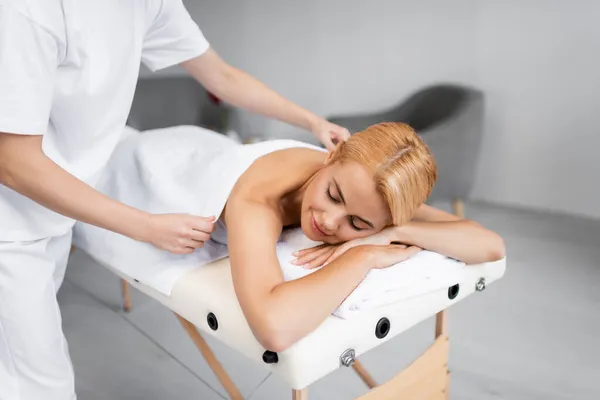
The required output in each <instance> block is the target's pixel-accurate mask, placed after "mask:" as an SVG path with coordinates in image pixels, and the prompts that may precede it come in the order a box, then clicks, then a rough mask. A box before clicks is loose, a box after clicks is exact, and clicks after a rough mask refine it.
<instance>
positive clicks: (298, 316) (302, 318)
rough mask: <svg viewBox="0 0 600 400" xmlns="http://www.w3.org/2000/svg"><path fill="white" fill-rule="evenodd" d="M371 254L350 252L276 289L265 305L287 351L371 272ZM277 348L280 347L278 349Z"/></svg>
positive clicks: (352, 250) (319, 322) (354, 250)
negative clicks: (287, 348) (369, 255)
mask: <svg viewBox="0 0 600 400" xmlns="http://www.w3.org/2000/svg"><path fill="white" fill-rule="evenodd" d="M369 269H370V265H369V262H368V255H367V254H364V252H362V251H361V249H357V248H355V249H350V250H349V251H348V252H346V253H344V254H343V255H342V256H340V257H339V258H337V259H336V260H334V261H332V262H331V263H330V264H328V265H327V266H325V267H323V268H321V269H319V270H318V271H315V272H313V273H311V274H309V275H307V276H305V277H303V278H300V279H296V280H291V281H287V282H284V283H281V284H279V285H278V286H276V287H275V288H274V289H273V291H272V292H271V294H270V296H269V300H268V301H267V302H266V304H267V309H268V312H269V315H270V317H271V318H272V319H273V321H277V322H276V323H277V326H275V327H272V329H276V330H277V333H276V334H275V335H274V336H275V337H277V338H279V340H280V341H281V342H282V343H280V344H279V346H281V347H282V348H286V347H288V346H289V345H291V344H292V343H295V342H296V341H298V340H300V339H301V338H302V337H304V336H306V335H307V334H308V333H310V332H312V331H313V330H314V329H316V328H317V327H318V326H319V325H320V324H321V323H322V322H323V321H324V320H325V319H326V318H327V317H328V316H330V315H331V313H332V312H333V311H334V310H335V309H336V308H337V307H338V306H339V305H340V303H342V301H343V300H344V299H345V298H346V297H347V296H348V295H349V294H350V293H351V292H352V291H353V290H354V289H355V288H356V287H357V286H358V284H359V283H360V282H361V281H362V280H363V279H364V277H365V276H366V275H367V273H368V272H369ZM279 346H278V347H279Z"/></svg>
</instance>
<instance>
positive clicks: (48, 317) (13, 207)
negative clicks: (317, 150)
mask: <svg viewBox="0 0 600 400" xmlns="http://www.w3.org/2000/svg"><path fill="white" fill-rule="evenodd" d="M140 62H143V63H144V64H145V65H146V66H148V67H149V68H150V69H151V70H158V69H162V68H165V67H169V66H172V65H176V64H179V65H181V66H182V67H183V68H184V69H185V70H187V71H188V72H189V73H190V74H191V75H192V76H193V77H194V78H196V80H197V81H198V82H200V83H201V84H202V85H203V86H204V87H205V88H206V89H207V90H209V91H211V92H213V93H214V94H216V95H217V96H218V97H220V98H222V99H223V100H224V101H226V102H228V103H230V104H232V105H234V106H238V107H241V108H244V109H246V110H249V111H252V112H256V113H260V114H263V115H265V116H267V117H270V118H274V119H277V120H281V121H285V122H287V123H290V124H293V125H295V126H299V127H302V128H304V129H307V130H309V131H311V132H312V133H313V134H315V135H316V137H317V138H318V139H319V140H320V141H321V142H323V143H324V144H325V145H326V147H327V148H329V149H331V148H333V141H337V140H345V139H346V138H347V137H348V136H349V134H348V131H347V130H346V129H344V128H341V127H339V126H336V125H334V124H331V123H329V122H327V121H325V120H324V119H322V118H319V117H317V116H315V115H314V114H312V113H310V112H309V111H307V110H305V109H303V108H301V107H299V106H297V105H295V104H293V103H292V102H290V101H288V100H286V99H284V98H282V97H281V96H279V95H278V94H276V93H274V92H273V91H272V90H270V89H269V88H268V87H266V86H265V85H264V84H262V83H260V82H258V81H257V80H256V79H254V78H252V77H251V76H249V75H247V74H245V73H244V72H242V71H240V70H238V69H235V68H233V67H232V66H230V65H228V64H226V63H225V62H224V61H223V60H222V59H221V58H220V57H219V56H218V55H217V53H216V52H215V51H214V50H213V49H211V48H210V46H209V44H208V42H207V41H206V39H205V38H204V36H203V34H202V32H201V31H200V29H199V28H198V26H197V25H196V24H195V23H194V21H192V19H191V18H190V16H189V14H188V12H187V11H186V9H185V8H184V6H183V4H182V2H181V0H135V1H121V0H102V1H97V0H80V1H69V2H67V1H60V0H29V1H21V0H0V400H42V399H43V400H71V399H75V389H74V373H73V368H72V365H71V361H70V358H69V352H68V348H67V343H66V341H65V338H64V335H63V333H62V329H61V316H60V311H59V307H58V304H57V301H56V292H57V290H58V289H59V287H60V285H61V283H62V280H63V276H64V273H65V268H66V263H67V257H68V254H69V248H70V244H71V229H72V226H73V224H74V222H75V221H76V220H79V221H84V222H87V223H89V224H93V225H96V226H99V227H101V228H104V229H108V230H111V231H114V232H117V233H119V234H122V235H126V236H128V237H131V238H134V239H136V240H140V241H145V242H148V243H151V244H152V245H154V246H156V247H158V248H160V249H163V250H166V251H170V252H175V253H178V252H182V251H184V250H185V249H186V248H190V247H192V248H197V247H199V246H202V244H203V241H205V240H207V239H208V238H209V234H210V232H211V231H212V229H213V220H212V218H210V217H211V216H191V215H148V214H147V213H145V212H142V211H139V210H136V209H133V208H131V207H128V206H126V205H124V204H120V203H118V202H116V201H114V200H111V199H110V198H107V197H104V196H103V195H101V194H100V193H98V192H97V191H95V190H94V189H93V186H94V184H95V182H96V180H97V178H98V176H99V172H100V171H101V169H102V168H103V167H104V166H105V164H106V162H107V160H108V159H109V157H110V155H111V153H112V151H113V149H114V147H115V145H116V144H117V142H118V140H119V137H120V135H121V133H122V131H123V128H124V125H125V122H126V119H127V116H128V114H129V111H130V105H131V102H132V98H133V94H134V90H135V85H136V82H137V79H138V72H139V66H140Z"/></svg>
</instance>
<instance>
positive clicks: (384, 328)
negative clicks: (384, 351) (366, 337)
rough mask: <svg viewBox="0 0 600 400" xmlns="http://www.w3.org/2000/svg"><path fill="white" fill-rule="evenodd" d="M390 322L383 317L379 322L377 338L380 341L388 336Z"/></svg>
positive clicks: (376, 330) (376, 328)
mask: <svg viewBox="0 0 600 400" xmlns="http://www.w3.org/2000/svg"><path fill="white" fill-rule="evenodd" d="M390 325H391V324H390V320H389V319H387V318H385V317H383V318H381V319H380V320H379V321H378V322H377V326H375V336H377V338H378V339H383V338H384V337H386V336H387V334H388V333H389V331H390Z"/></svg>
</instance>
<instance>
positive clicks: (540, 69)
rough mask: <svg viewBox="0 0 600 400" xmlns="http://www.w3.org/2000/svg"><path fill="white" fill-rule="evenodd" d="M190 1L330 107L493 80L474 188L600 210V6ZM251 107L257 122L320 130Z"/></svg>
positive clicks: (372, 104) (248, 60)
mask: <svg viewBox="0 0 600 400" xmlns="http://www.w3.org/2000/svg"><path fill="white" fill-rule="evenodd" d="M185 3H186V6H187V7H188V10H189V11H190V13H191V14H192V16H193V17H194V19H195V20H196V21H197V22H198V23H199V24H200V26H201V28H202V29H203V31H204V33H205V35H206V36H207V38H208V39H209V41H210V42H211V43H212V45H213V47H214V48H215V49H216V50H217V51H218V52H219V53H220V54H221V55H222V56H223V57H224V58H225V59H226V60H228V61H229V62H230V63H232V64H234V65H236V66H238V67H240V68H242V69H244V70H246V71H248V72H249V73H251V74H253V75H254V76H256V77H257V78H259V79H261V80H262V81H264V82H265V83H267V84H268V85H270V86H271V87H273V88H274V89H275V90H277V91H279V92H280V93H282V94H283V95H285V96H286V97H288V98H290V99H292V100H293V101H296V102H297V103H299V104H301V105H303V106H305V107H307V108H310V109H311V110H313V111H315V112H317V113H319V114H321V115H324V116H328V115H331V114H335V113H348V112H355V111H361V112H362V111H368V110H377V109H380V108H382V107H388V106H391V105H393V104H395V103H397V102H398V101H400V100H401V99H402V98H404V97H406V96H407V95H408V94H409V93H411V92H412V91H414V90H416V89H418V88H419V87H421V86H423V85H426V84H430V83H433V82H438V81H452V82H463V83H466V84H472V85H476V86H478V87H481V88H482V89H484V90H485V91H486V93H487V96H488V103H487V109H486V113H487V116H486V117H487V118H486V131H485V135H486V137H485V140H484V148H483V155H482V157H481V164H480V168H479V175H478V181H477V184H476V187H475V190H474V193H473V197H474V198H476V199H482V200H487V201H492V202H499V203H505V204H512V205H517V206H524V207H534V208H541V209H547V210H555V211H562V212H568V213H574V214H581V215H586V216H592V217H597V218H600V205H599V201H598V199H599V198H600V185H599V184H600V172H598V170H597V169H596V166H595V163H594V162H593V161H595V159H596V153H597V152H598V150H599V149H600V135H598V133H600V132H599V128H598V126H599V124H598V123H599V122H600V110H598V108H599V107H598V104H600V72H599V71H600V24H594V22H595V20H597V17H598V15H600V2H596V1H593V0H589V1H585V0H579V1H573V2H564V1H559V0H555V1H544V0H530V1H527V2H520V1H516V0H511V1H504V2H503V1H491V0H481V1H478V0H460V1H453V2H448V1H444V0H428V1H421V2H417V1H408V0H402V1H391V0H390V1H386V0H372V1H368V2H358V1H355V2H348V1H342V0H335V1H331V0H330V1H318V0H305V1H303V2H279V1H275V0H271V1H267V0H262V1H253V2H243V1H233V0H221V1H218V2H217V1H193V0H187V1H185ZM348 4H352V6H351V7H349V6H348ZM176 73H179V71H178V70H177V69H171V70H167V71H164V72H163V74H176ZM144 75H146V73H144ZM243 117H244V118H243V121H244V123H243V125H242V129H243V130H244V131H245V132H251V133H265V134H267V135H270V136H278V137H295V138H299V139H303V140H307V141H310V140H311V136H310V135H309V134H306V133H304V132H302V131H300V130H298V129H295V128H292V127H289V126H287V125H284V124H280V123H277V122H274V121H267V120H265V119H263V118H260V117H256V116H248V115H246V114H245V113H244V115H243Z"/></svg>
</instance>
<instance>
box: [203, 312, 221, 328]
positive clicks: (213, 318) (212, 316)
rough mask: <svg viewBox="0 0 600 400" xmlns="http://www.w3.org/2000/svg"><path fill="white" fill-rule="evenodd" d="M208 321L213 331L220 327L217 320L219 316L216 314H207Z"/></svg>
mask: <svg viewBox="0 0 600 400" xmlns="http://www.w3.org/2000/svg"><path fill="white" fill-rule="evenodd" d="M206 322H208V326H209V327H210V329H212V330H213V331H216V330H217V329H219V321H217V317H216V316H215V314H213V313H208V315H207V316H206Z"/></svg>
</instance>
